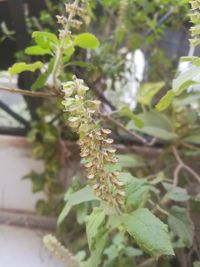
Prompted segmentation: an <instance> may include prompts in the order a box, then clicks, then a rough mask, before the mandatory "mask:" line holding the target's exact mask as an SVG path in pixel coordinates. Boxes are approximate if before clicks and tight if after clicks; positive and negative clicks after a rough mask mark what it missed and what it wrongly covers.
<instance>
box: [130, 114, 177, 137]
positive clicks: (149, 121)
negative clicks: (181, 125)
mask: <svg viewBox="0 0 200 267" xmlns="http://www.w3.org/2000/svg"><path fill="white" fill-rule="evenodd" d="M138 117H139V118H140V119H141V120H142V121H143V123H144V127H143V128H138V127H137V126H136V125H135V124H134V122H132V121H130V122H129V123H128V125H127V128H128V129H130V130H131V129H133V130H136V131H138V132H142V133H145V134H148V135H150V136H154V137H157V138H160V139H162V140H172V139H176V138H177V137H178V136H177V134H176V133H174V132H173V130H172V125H171V122H170V120H169V119H168V117H167V116H166V115H165V114H162V113H159V112H156V111H150V112H144V113H141V114H139V115H138Z"/></svg>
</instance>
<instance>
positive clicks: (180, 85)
mask: <svg viewBox="0 0 200 267" xmlns="http://www.w3.org/2000/svg"><path fill="white" fill-rule="evenodd" d="M199 72H200V68H199V67H196V66H192V67H191V68H190V69H189V70H187V71H185V72H184V73H181V74H180V75H179V76H178V77H177V78H176V79H174V80H173V83H172V90H173V92H174V93H175V95H176V96H177V95H180V94H181V93H182V92H183V91H184V90H185V89H186V88H187V87H189V86H190V85H192V84H194V83H196V81H194V79H195V77H196V76H197V75H198V74H199Z"/></svg>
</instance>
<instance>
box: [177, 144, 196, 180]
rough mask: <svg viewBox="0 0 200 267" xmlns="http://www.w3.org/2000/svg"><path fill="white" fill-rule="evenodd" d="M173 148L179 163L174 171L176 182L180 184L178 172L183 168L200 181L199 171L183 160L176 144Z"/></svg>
mask: <svg viewBox="0 0 200 267" xmlns="http://www.w3.org/2000/svg"><path fill="white" fill-rule="evenodd" d="M172 150H173V154H174V156H175V158H176V160H177V162H178V163H179V164H178V166H177V167H176V169H175V172H174V184H175V185H176V184H178V173H179V172H180V170H181V169H185V170H186V171H188V172H189V173H190V174H192V176H193V177H194V178H195V179H196V180H197V181H198V182H199V183H200V176H199V175H198V173H197V172H195V171H194V170H193V169H192V168H191V167H190V166H188V165H186V164H185V163H184V162H183V160H182V159H181V157H180V155H179V153H178V151H177V149H176V147H175V146H172Z"/></svg>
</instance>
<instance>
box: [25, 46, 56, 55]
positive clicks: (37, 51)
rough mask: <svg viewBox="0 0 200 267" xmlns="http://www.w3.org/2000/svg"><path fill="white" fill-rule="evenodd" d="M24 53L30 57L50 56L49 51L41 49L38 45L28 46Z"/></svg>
mask: <svg viewBox="0 0 200 267" xmlns="http://www.w3.org/2000/svg"><path fill="white" fill-rule="evenodd" d="M25 53H26V54H27V55H30V56H44V55H50V54H51V51H50V49H43V48H42V47H40V46H39V45H34V46H29V47H27V48H26V49H25Z"/></svg>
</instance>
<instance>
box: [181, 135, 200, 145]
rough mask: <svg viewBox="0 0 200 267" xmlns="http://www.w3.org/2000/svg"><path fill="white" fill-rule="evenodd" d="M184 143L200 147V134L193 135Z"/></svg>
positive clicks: (185, 139)
mask: <svg viewBox="0 0 200 267" xmlns="http://www.w3.org/2000/svg"><path fill="white" fill-rule="evenodd" d="M184 141H185V142H188V143H193V144H197V145H200V134H191V135H190V136H188V137H186V138H184Z"/></svg>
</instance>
